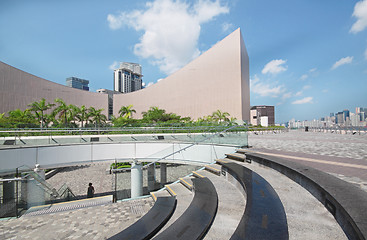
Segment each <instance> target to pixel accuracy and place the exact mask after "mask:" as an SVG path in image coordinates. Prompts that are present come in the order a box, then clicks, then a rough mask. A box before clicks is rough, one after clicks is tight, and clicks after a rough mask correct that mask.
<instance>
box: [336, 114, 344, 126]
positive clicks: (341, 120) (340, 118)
mask: <svg viewBox="0 0 367 240" xmlns="http://www.w3.org/2000/svg"><path fill="white" fill-rule="evenodd" d="M344 119H345V118H344V112H338V113H337V114H335V123H336V124H344Z"/></svg>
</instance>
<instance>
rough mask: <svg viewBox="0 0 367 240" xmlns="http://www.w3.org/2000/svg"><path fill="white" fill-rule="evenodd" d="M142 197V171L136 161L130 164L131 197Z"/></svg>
mask: <svg viewBox="0 0 367 240" xmlns="http://www.w3.org/2000/svg"><path fill="white" fill-rule="evenodd" d="M140 196H143V170H142V166H141V164H140V163H138V162H137V161H136V160H134V162H132V164H131V197H132V198H136V197H140Z"/></svg>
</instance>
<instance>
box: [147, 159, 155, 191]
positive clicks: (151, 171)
mask: <svg viewBox="0 0 367 240" xmlns="http://www.w3.org/2000/svg"><path fill="white" fill-rule="evenodd" d="M147 175H148V191H149V192H150V191H153V190H154V188H155V163H153V164H152V165H149V166H148V174H147Z"/></svg>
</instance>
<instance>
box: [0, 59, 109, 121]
mask: <svg viewBox="0 0 367 240" xmlns="http://www.w3.org/2000/svg"><path fill="white" fill-rule="evenodd" d="M42 98H45V99H46V102H52V103H53V102H54V100H55V99H56V98H61V99H63V100H64V101H65V102H66V103H67V104H74V105H76V106H79V107H80V106H82V105H85V106H86V107H95V108H97V109H100V108H103V109H104V111H103V113H104V114H106V115H107V110H108V95H107V94H100V93H93V92H88V91H83V90H80V89H76V88H72V87H67V86H64V85H61V84H57V83H54V82H51V81H48V80H46V79H43V78H40V77H36V76H34V75H32V74H29V73H27V72H24V71H22V70H19V69H17V68H14V67H12V66H9V65H7V64H5V63H3V62H0V113H4V112H8V111H11V110H15V109H18V108H19V109H21V110H25V109H27V108H29V107H28V104H30V103H32V102H35V101H39V100H41V99H42Z"/></svg>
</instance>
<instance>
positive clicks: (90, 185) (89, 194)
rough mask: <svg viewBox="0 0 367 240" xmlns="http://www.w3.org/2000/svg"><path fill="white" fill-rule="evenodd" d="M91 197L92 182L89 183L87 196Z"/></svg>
mask: <svg viewBox="0 0 367 240" xmlns="http://www.w3.org/2000/svg"><path fill="white" fill-rule="evenodd" d="M92 197H94V187H93V186H92V183H89V187H88V193H87V198H92Z"/></svg>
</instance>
